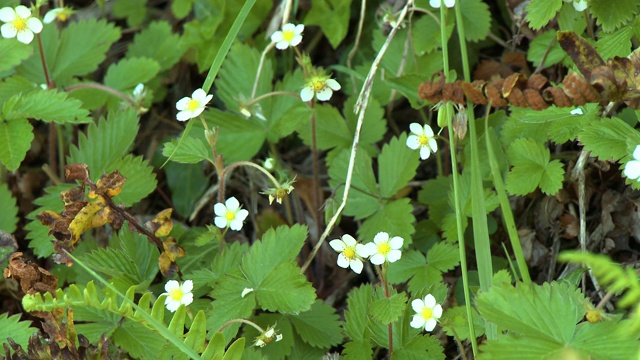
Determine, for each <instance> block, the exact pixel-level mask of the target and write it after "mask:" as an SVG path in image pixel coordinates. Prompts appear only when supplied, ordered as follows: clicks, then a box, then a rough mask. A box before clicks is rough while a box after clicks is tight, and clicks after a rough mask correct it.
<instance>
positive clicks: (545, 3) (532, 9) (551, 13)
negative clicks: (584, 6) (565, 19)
mask: <svg viewBox="0 0 640 360" xmlns="http://www.w3.org/2000/svg"><path fill="white" fill-rule="evenodd" d="M590 5H591V4H590ZM561 7H562V0H531V2H530V3H529V5H527V8H526V11H527V16H526V19H527V20H528V21H529V27H531V28H532V29H533V30H540V28H542V27H543V26H545V25H547V24H548V23H549V21H551V19H553V18H554V17H556V13H557V12H558V10H560V8H561ZM465 30H466V29H465Z"/></svg>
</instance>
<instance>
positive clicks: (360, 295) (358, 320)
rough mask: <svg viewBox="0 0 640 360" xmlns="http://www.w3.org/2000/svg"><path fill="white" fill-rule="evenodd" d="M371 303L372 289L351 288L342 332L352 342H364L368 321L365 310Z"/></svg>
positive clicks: (363, 286)
mask: <svg viewBox="0 0 640 360" xmlns="http://www.w3.org/2000/svg"><path fill="white" fill-rule="evenodd" d="M372 301H373V287H372V286H371V285H362V286H360V287H358V288H353V289H352V290H351V291H349V293H348V294H347V310H345V312H344V320H345V323H344V331H345V332H346V333H347V336H349V338H350V339H351V340H354V341H364V340H365V339H366V338H365V334H366V330H367V322H368V319H369V316H368V313H367V309H368V308H369V304H370V303H371V302H372Z"/></svg>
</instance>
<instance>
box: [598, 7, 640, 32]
mask: <svg viewBox="0 0 640 360" xmlns="http://www.w3.org/2000/svg"><path fill="white" fill-rule="evenodd" d="M615 5H616V6H611V2H610V1H608V0H589V7H588V9H589V12H591V14H592V15H593V16H594V17H595V18H596V24H598V25H600V26H602V30H604V31H605V32H611V31H613V30H615V29H617V28H619V27H620V26H621V25H622V24H624V23H626V22H627V21H629V20H630V19H631V18H632V17H633V16H635V15H637V14H638V2H637V1H635V0H618V1H616V4H615Z"/></svg>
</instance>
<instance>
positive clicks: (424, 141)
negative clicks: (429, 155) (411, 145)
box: [418, 135, 429, 146]
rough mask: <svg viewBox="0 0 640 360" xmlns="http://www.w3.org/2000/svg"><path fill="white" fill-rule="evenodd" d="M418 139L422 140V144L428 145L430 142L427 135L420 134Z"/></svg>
mask: <svg viewBox="0 0 640 360" xmlns="http://www.w3.org/2000/svg"><path fill="white" fill-rule="evenodd" d="M418 141H419V142H420V145H424V146H426V145H428V144H429V138H428V137H427V135H420V137H419V138H418Z"/></svg>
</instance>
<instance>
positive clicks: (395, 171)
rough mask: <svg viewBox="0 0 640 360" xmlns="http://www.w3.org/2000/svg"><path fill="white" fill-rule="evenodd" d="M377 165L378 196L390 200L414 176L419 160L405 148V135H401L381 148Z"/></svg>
mask: <svg viewBox="0 0 640 360" xmlns="http://www.w3.org/2000/svg"><path fill="white" fill-rule="evenodd" d="M378 164H379V170H378V174H379V177H378V178H379V181H380V195H382V196H383V197H387V198H390V197H393V196H394V195H395V194H396V193H397V192H398V191H399V190H400V189H402V188H403V187H405V186H407V184H408V183H409V181H410V180H411V179H412V178H413V177H414V176H415V175H416V169H417V168H418V165H419V164H420V159H419V157H418V156H417V154H416V153H415V151H414V150H412V149H410V148H409V147H408V146H407V134H406V133H402V134H401V135H400V137H399V138H395V137H394V138H393V139H391V141H389V143H388V144H385V145H384V146H383V147H382V152H381V153H380V157H379V158H378Z"/></svg>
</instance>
